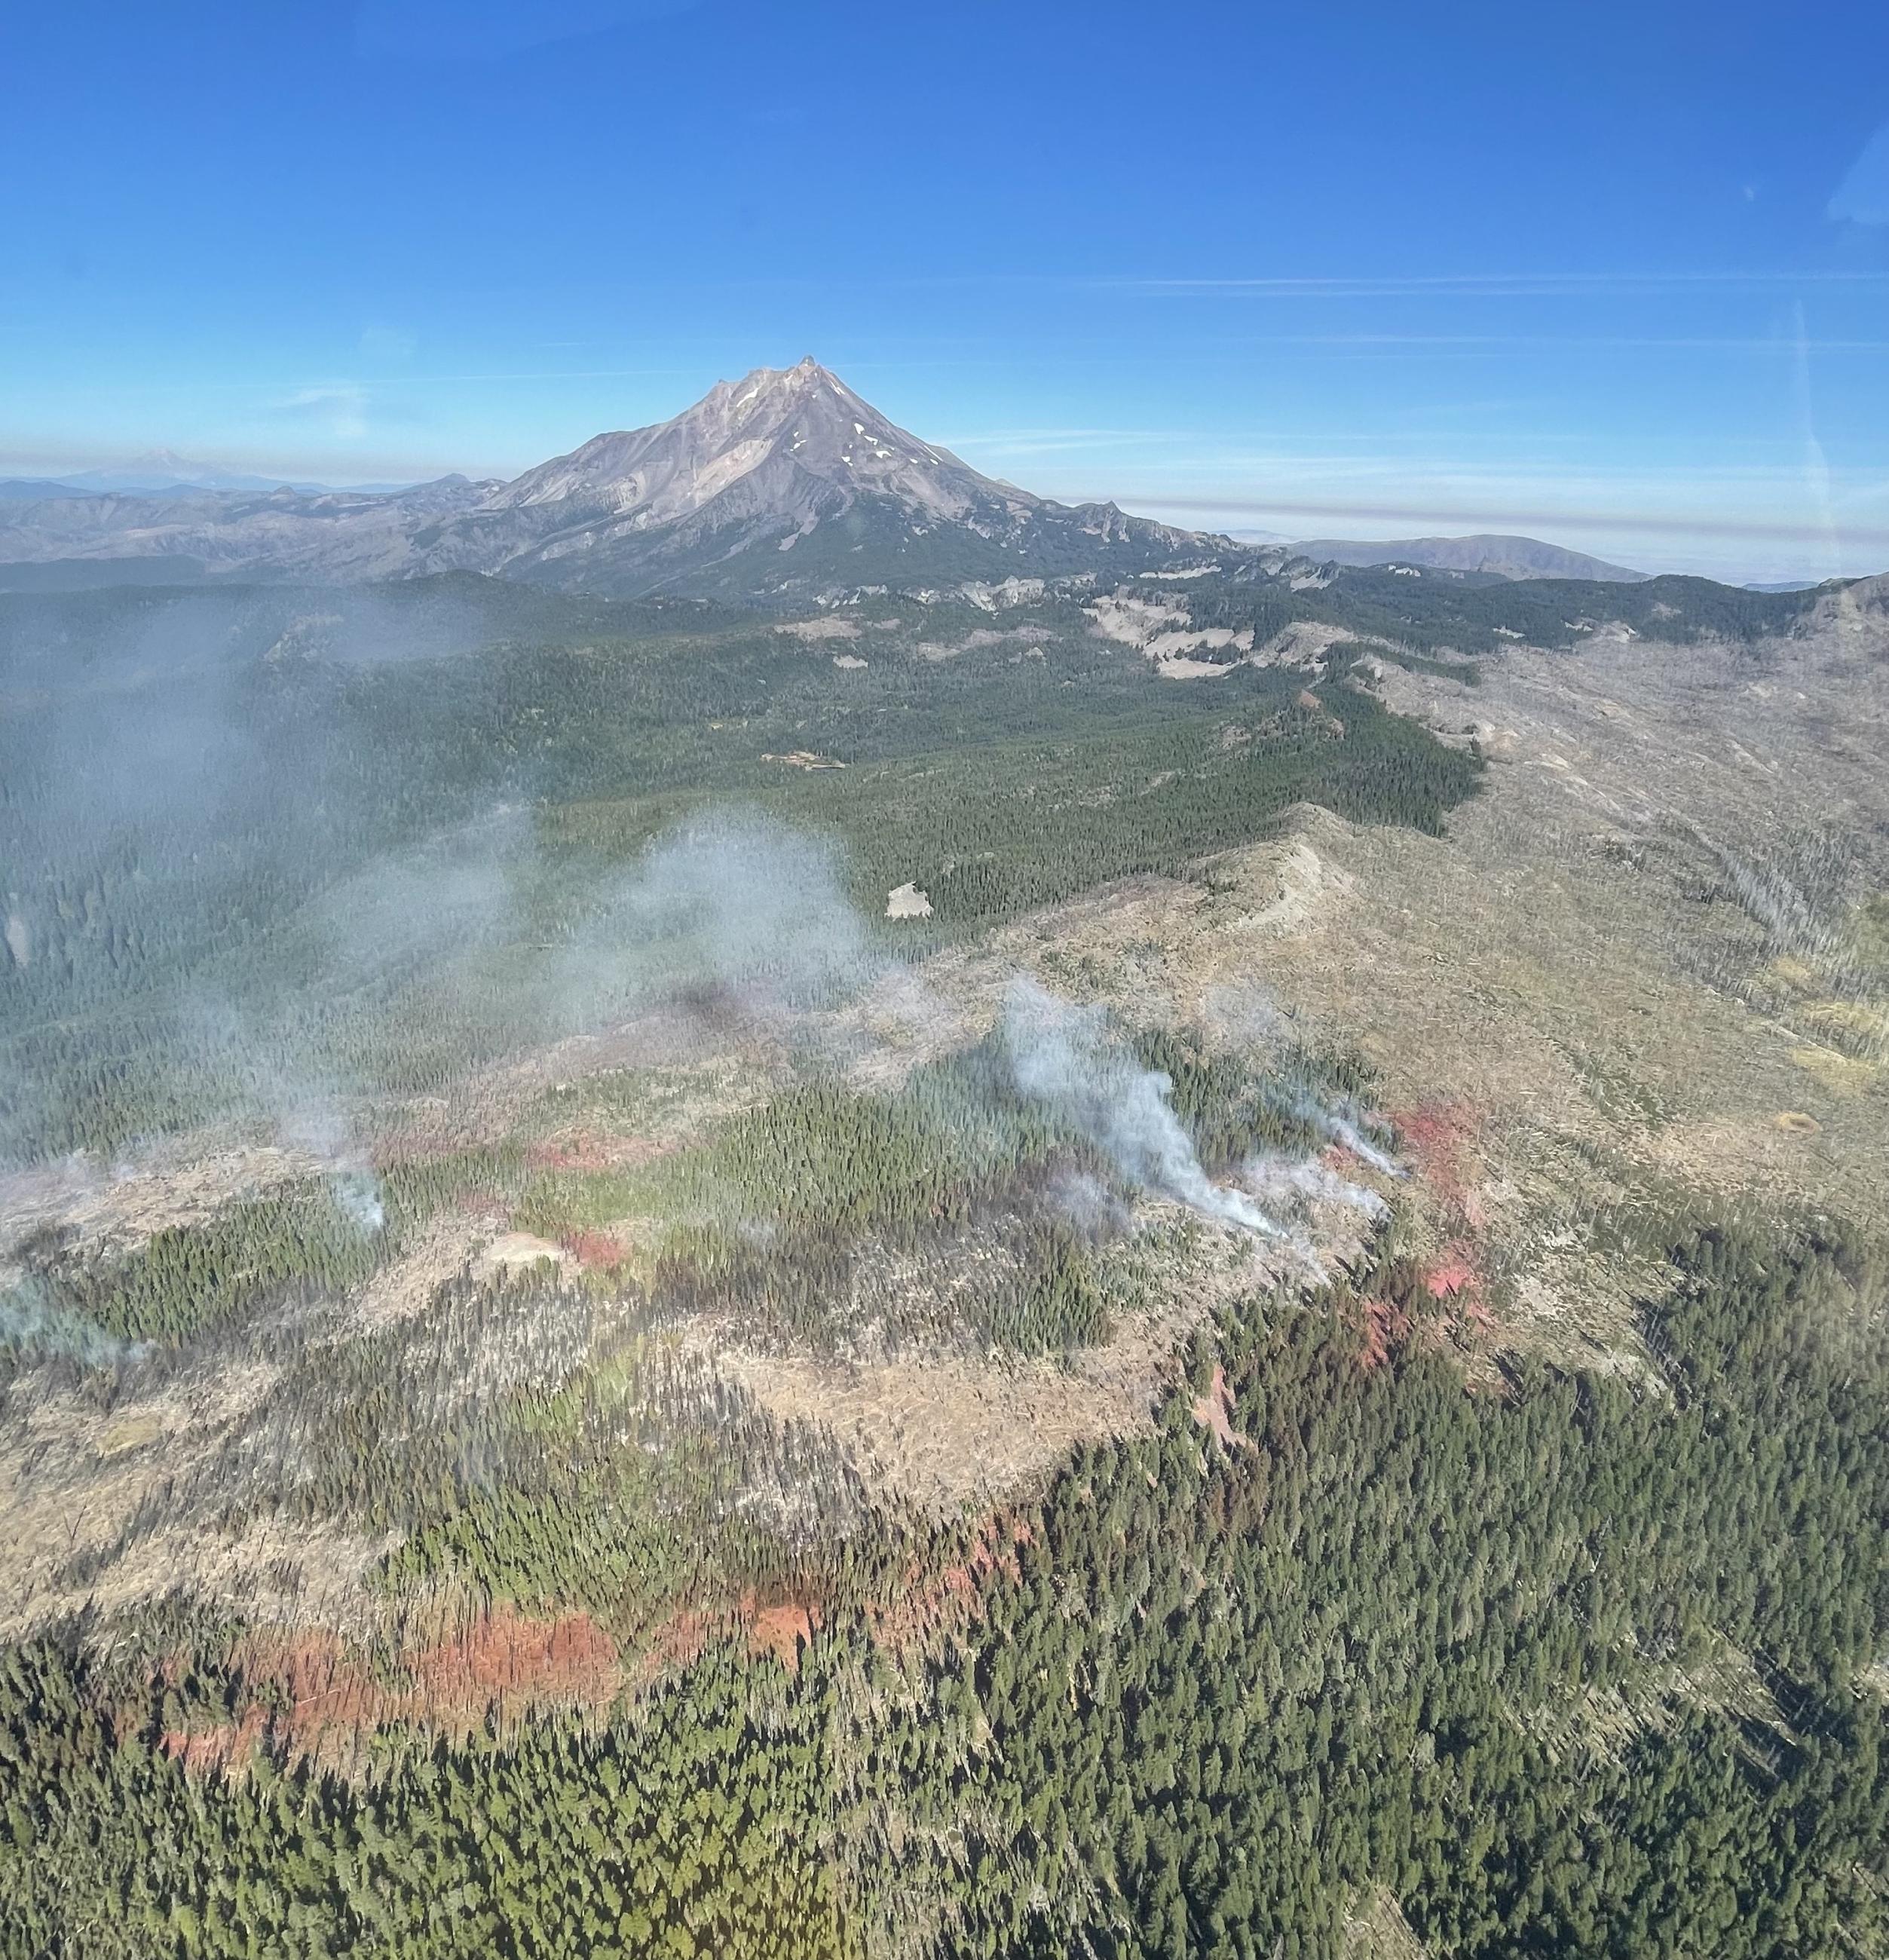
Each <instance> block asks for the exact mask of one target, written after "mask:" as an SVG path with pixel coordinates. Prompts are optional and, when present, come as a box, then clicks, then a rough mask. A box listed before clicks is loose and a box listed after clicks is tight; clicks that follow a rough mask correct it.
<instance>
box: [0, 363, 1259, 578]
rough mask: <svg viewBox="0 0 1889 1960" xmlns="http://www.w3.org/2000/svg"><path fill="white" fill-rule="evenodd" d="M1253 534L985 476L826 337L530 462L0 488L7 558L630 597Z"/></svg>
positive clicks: (1131, 561) (1027, 565) (951, 574)
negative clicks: (489, 473)
mask: <svg viewBox="0 0 1889 1960" xmlns="http://www.w3.org/2000/svg"><path fill="white" fill-rule="evenodd" d="M1239 549H1242V548H1241V547H1239V546H1233V545H1232V544H1231V543H1229V541H1228V540H1226V539H1223V538H1221V539H1215V538H1210V537H1205V536H1201V534H1200V533H1194V532H1190V531H1183V530H1176V529H1175V528H1174V527H1172V526H1170V525H1167V524H1162V523H1156V522H1155V521H1153V520H1151V519H1148V518H1143V517H1128V516H1127V515H1125V514H1124V513H1123V512H1122V511H1120V510H1118V508H1116V507H1115V505H1114V504H1079V505H1069V504H1057V503H1054V502H1052V501H1050V500H1049V499H1048V498H1041V497H1037V496H1033V495H1031V494H1030V493H1029V492H1027V491H1024V490H1019V489H1018V488H1016V486H1015V485H1012V484H1008V483H1003V482H999V481H997V479H994V478H992V477H988V476H983V475H981V474H980V473H978V471H977V470H975V469H972V467H971V466H970V465H969V464H968V463H965V462H964V461H962V460H961V459H960V458H959V457H956V456H953V455H952V454H951V453H950V452H949V450H943V449H940V448H939V447H937V445H936V444H931V443H927V442H926V441H923V440H922V439H921V438H919V437H917V436H914V435H913V434H911V433H910V432H909V431H907V430H905V429H902V428H898V426H897V425H895V423H893V422H889V420H887V419H886V417H884V416H883V415H880V414H879V412H878V411H877V410H876V409H874V408H873V407H872V406H871V405H870V403H867V402H866V401H865V400H863V399H862V398H861V397H860V396H858V395H857V394H855V393H854V392H853V390H851V388H849V387H847V386H846V384H845V383H844V382H842V381H841V380H839V378H838V377H837V376H836V375H835V374H832V373H830V372H829V371H828V370H827V369H825V368H822V366H820V364H819V363H818V362H817V361H814V360H813V358H811V357H810V356H809V358H806V359H805V360H803V361H800V362H799V363H798V364H797V365H795V366H794V367H792V368H756V369H755V370H754V371H752V373H750V374H747V375H745V376H743V378H742V379H741V380H739V381H722V382H718V383H717V384H716V385H715V386H714V387H713V388H711V390H709V392H708V394H707V395H706V396H704V397H703V398H702V399H701V401H699V402H698V403H695V405H694V406H692V407H690V408H688V409H685V410H684V411H683V412H682V413H681V414H680V415H676V416H674V417H673V418H671V419H670V420H669V421H668V422H660V423H657V424H655V425H653V426H651V427H650V428H641V429H629V430H622V431H611V432H609V433H607V434H603V435H599V436H596V437H593V438H592V439H591V440H590V441H588V442H587V443H584V444H582V445H581V446H580V447H578V448H577V449H575V450H572V451H571V453H569V454H568V455H565V456H560V457H552V459H551V460H549V462H546V463H540V464H539V466H537V467H536V468H535V469H529V470H527V471H526V472H525V473H524V474H523V476H520V477H517V478H516V479H514V480H513V481H511V482H468V481H467V480H466V479H465V478H463V477H445V478H442V479H440V480H439V481H438V482H434V483H428V484H421V485H415V486H413V487H412V488H409V489H405V490H400V491H396V492H390V493H384V494H377V493H367V492H350V491H333V490H323V491H314V492H310V491H306V490H297V489H294V488H289V487H281V488H269V489H268V490H267V491H266V492H264V491H260V490H256V489H254V488H244V489H240V490H237V491H233V492H215V491H205V490H202V489H199V488H196V487H194V486H189V485H175V486H173V487H171V488H167V489H164V490H161V491H157V492H151V493H148V494H108V495H98V496H95V497H90V498H71V497H69V496H62V497H59V498H56V499H54V498H48V499H46V500H44V501H33V500H30V499H29V500H25V501H11V502H5V503H0V563H5V562H12V563H14V564H20V563H25V562H46V561H48V560H59V559H85V558H95V559H98V560H101V561H114V562H116V561H122V560H124V559H126V558H133V559H135V558H143V557H151V558H165V557H187V558H196V559H199V560H201V561H202V563H203V565H205V567H206V568H208V570H209V571H211V573H212V574H215V573H216V572H227V573H230V574H242V575H245V576H249V577H262V578H311V579H352V578H401V577H408V576H412V575H415V574H422V573H428V572H437V571H482V572H488V573H494V574H501V575H503V576H506V577H509V578H526V579H529V580H532V581H534V582H536V583H539V584H549V585H554V586H557V587H561V588H564V589H568V590H582V591H591V592H596V593H604V594H609V595H612V596H621V597H628V596H632V595H634V594H636V593H643V592H650V591H655V590H677V591H687V592H697V593H704V594H707V595H711V596H722V597H749V596H755V595H762V594H765V593H768V592H778V591H783V590H805V589H810V588H815V587H820V586H822V585H823V584H851V585H857V584H866V583H870V582H873V581H876V580H884V579H886V578H897V579H898V580H900V581H906V582H912V581H926V580H933V579H935V580H939V581H962V580H965V579H992V580H997V581H1001V580H1003V579H1004V578H1012V577H1025V578H1029V577H1057V576H1064V575H1068V574H1075V573H1080V572H1089V571H1093V572H1101V571H1116V572H1122V573H1126V572H1132V571H1139V570H1142V569H1144V568H1148V567H1150V566H1155V565H1165V564H1168V563H1170V562H1173V561H1175V559H1177V558H1182V557H1185V556H1186V555H1188V554H1190V553H1191V554H1193V555H1194V556H1196V557H1198V556H1200V555H1201V554H1203V553H1210V552H1216V551H1219V552H1225V551H1229V550H1232V551H1237V550H1239ZM1271 555H1272V556H1274V557H1275V558H1276V557H1277V556H1278V555H1279V554H1277V552H1274V553H1273V554H1271Z"/></svg>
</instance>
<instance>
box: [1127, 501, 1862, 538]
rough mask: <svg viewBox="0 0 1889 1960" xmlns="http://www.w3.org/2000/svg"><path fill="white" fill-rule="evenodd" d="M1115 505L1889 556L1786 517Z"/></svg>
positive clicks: (1843, 532) (1264, 504) (1378, 505)
mask: <svg viewBox="0 0 1889 1960" xmlns="http://www.w3.org/2000/svg"><path fill="white" fill-rule="evenodd" d="M1115 501H1116V502H1117V503H1118V504H1122V505H1123V506H1124V508H1128V509H1131V510H1137V511H1185V512H1189V513H1191V514H1194V515H1196V516H1199V517H1236V518H1247V519H1251V520H1261V519H1264V518H1277V517H1311V518H1315V519H1318V520H1321V522H1322V521H1329V520H1333V519H1338V520H1344V521H1347V522H1355V523H1374V524H1375V523H1397V524H1419V525H1425V526H1433V525H1444V526H1449V525H1458V526H1470V527H1476V528H1479V529H1487V528H1489V527H1499V528H1503V529H1508V528H1511V527H1514V526H1516V525H1527V526H1531V527H1541V528H1547V529H1550V530H1553V529H1557V528H1558V529H1563V530H1566V529H1568V528H1570V527H1578V528H1579V529H1581V530H1597V531H1608V532H1616V533H1620V534H1621V535H1623V536H1627V535H1633V536H1647V537H1656V538H1657V537H1665V538H1687V537H1696V538H1712V539H1723V540H1725V541H1728V542H1745V543H1767V544H1791V545H1805V544H1814V545H1828V544H1830V543H1832V541H1833V540H1835V541H1836V542H1837V543H1839V544H1840V545H1841V546H1847V547H1850V548H1853V549H1862V550H1868V551H1875V552H1889V527H1878V526H1868V527H1848V526H1846V527H1841V528H1840V529H1837V530H1833V528H1832V526H1831V524H1830V522H1829V521H1827V520H1824V521H1820V522H1814V523H1792V522H1791V521H1789V520H1783V519H1773V518H1752V517H1725V516H1720V515H1717V514H1713V513H1712V512H1709V511H1676V510H1675V511H1636V510H1630V509H1621V508H1580V507H1578V506H1574V505H1560V506H1549V505H1544V506H1541V507H1538V508H1530V507H1528V506H1527V505H1525V504H1512V503H1506V502H1503V501H1499V500H1497V499H1494V498H1492V499H1490V501H1488V502H1486V503H1482V502H1455V503H1452V502H1448V501H1442V500H1437V501H1429V500H1427V499H1423V498H1411V499H1410V500H1409V501H1386V502H1367V501H1352V500H1350V499H1331V498H1286V497H1266V498H1259V497H1252V498H1239V497H1225V496H1214V495H1204V496H1193V495H1188V494H1186V493H1185V492H1178V491H1172V490H1168V491H1162V492H1158V493H1156V495H1153V496H1138V495H1136V494H1135V493H1134V492H1132V491H1126V490H1120V489H1118V490H1117V491H1116V492H1115Z"/></svg>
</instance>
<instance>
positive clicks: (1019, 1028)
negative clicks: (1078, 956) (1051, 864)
mask: <svg viewBox="0 0 1889 1960" xmlns="http://www.w3.org/2000/svg"><path fill="white" fill-rule="evenodd" d="M1002 1034H1003V1050H1004V1053H1005V1055H1006V1057H1007V1059H1008V1061H1009V1063H1010V1074H1011V1077H1012V1079H1013V1080H1014V1081H1015V1083H1016V1087H1017V1088H1018V1089H1019V1090H1020V1091H1021V1092H1022V1093H1023V1094H1024V1095H1026V1096H1029V1098H1031V1099H1032V1101H1035V1102H1038V1103H1041V1104H1043V1105H1044V1106H1045V1108H1046V1109H1049V1110H1051V1112H1053V1113H1054V1115H1056V1116H1057V1118H1059V1119H1060V1120H1061V1121H1062V1122H1065V1123H1067V1124H1068V1125H1070V1128H1073V1129H1075V1130H1076V1131H1080V1133H1081V1134H1082V1135H1083V1136H1084V1137H1086V1138H1087V1139H1088V1140H1089V1142H1091V1143H1092V1144H1094V1145H1095V1146H1096V1148H1097V1149H1098V1150H1100V1151H1101V1152H1102V1154H1103V1155H1104V1156H1105V1157H1107V1158H1108V1160H1109V1162H1110V1163H1111V1164H1113V1165H1114V1166H1115V1169H1117V1170H1118V1171H1119V1172H1120V1173H1121V1175H1122V1176H1124V1177H1125V1178H1126V1179H1128V1180H1129V1182H1131V1183H1133V1184H1136V1185H1140V1187H1141V1188H1143V1190H1146V1191H1152V1192H1158V1193H1159V1195H1161V1196H1162V1197H1164V1198H1173V1199H1175V1201H1177V1202H1178V1203H1180V1204H1185V1205H1188V1206H1189V1207H1191V1208H1192V1209H1193V1210H1194V1211H1198V1212H1201V1214H1204V1216H1206V1217H1209V1218H1217V1219H1219V1220H1221V1221H1222V1222H1223V1223H1226V1224H1229V1225H1238V1226H1240V1227H1243V1228H1244V1229H1245V1230H1247V1231H1249V1232H1258V1233H1262V1234H1263V1235H1264V1236H1266V1237H1267V1238H1280V1237H1283V1236H1284V1233H1283V1229H1282V1228H1281V1227H1280V1226H1278V1225H1277V1224H1275V1223H1274V1222H1273V1220H1271V1219H1270V1218H1269V1217H1267V1215H1266V1214H1265V1213H1264V1211H1261V1209H1260V1208H1259V1207H1258V1205H1257V1204H1255V1203H1254V1202H1253V1201H1252V1200H1251V1198H1248V1196H1247V1195H1245V1193H1244V1192H1239V1191H1230V1190H1228V1189H1226V1188H1224V1187H1223V1186H1222V1185H1217V1184H1216V1183H1214V1182H1213V1179H1211V1178H1210V1177H1209V1176H1207V1173H1206V1172H1205V1171H1204V1169H1201V1160H1200V1159H1199V1157H1197V1155H1196V1154H1195V1153H1194V1145H1193V1143H1192V1141H1191V1139H1190V1138H1189V1137H1188V1134H1187V1131H1185V1129H1183V1128H1181V1119H1180V1118H1178V1116H1177V1115H1175V1113H1174V1106H1173V1105H1172V1103H1171V1102H1170V1101H1169V1096H1170V1094H1171V1093H1172V1090H1173V1087H1174V1084H1173V1083H1172V1080H1170V1079H1169V1077H1167V1076H1166V1075H1164V1074H1162V1073H1161V1071H1159V1069H1154V1068H1143V1067H1142V1066H1141V1064H1140V1063H1139V1062H1138V1061H1136V1060H1135V1058H1134V1056H1133V1055H1131V1054H1130V1053H1129V1052H1127V1050H1126V1049H1125V1048H1124V1047H1123V1046H1122V1045H1121V1042H1119V1041H1118V1040H1117V1039H1115V1037H1114V1036H1112V1035H1111V1033H1110V1032H1109V1029H1108V1018H1107V1016H1106V1014H1105V1012H1104V1010H1102V1008H1101V1007H1076V1006H1075V1005H1074V1004H1073V1003H1072V1002H1070V1001H1064V1000H1061V999H1059V998H1057V996H1056V995H1055V994H1051V993H1050V992H1048V991H1047V990H1046V989H1045V988H1042V987H1040V986H1038V985H1037V983H1036V982H1035V981H1034V980H1032V979H1030V978H1027V977H1026V976H1024V975H1019V976H1018V977H1017V978H1016V979H1014V980H1013V981H1012V982H1011V983H1010V988H1009V991H1008V992H1007V994H1006V996H1005V998H1004V1007H1003V1030H1002Z"/></svg>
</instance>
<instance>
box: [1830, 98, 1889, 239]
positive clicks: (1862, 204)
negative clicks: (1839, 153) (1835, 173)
mask: <svg viewBox="0 0 1889 1960" xmlns="http://www.w3.org/2000/svg"><path fill="white" fill-rule="evenodd" d="M1827 215H1828V216H1829V217H1830V218H1833V220H1835V221H1837V223H1839V224H1889V122H1885V123H1884V125H1883V126H1882V127H1881V129H1878V131H1877V132H1876V133H1875V135H1873V136H1872V137H1871V138H1870V139H1869V141H1868V142H1867V143H1865V145H1863V148H1862V154H1861V155H1860V156H1859V157H1857V159H1856V161H1855V162H1854V163H1853V164H1851V165H1850V167H1849V170H1848V172H1847V173H1846V175H1845V176H1844V178H1843V182H1842V183H1840V184H1839V185H1838V186H1837V188H1836V189H1835V190H1834V191H1833V192H1832V193H1831V195H1830V205H1829V207H1828V211H1827Z"/></svg>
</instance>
